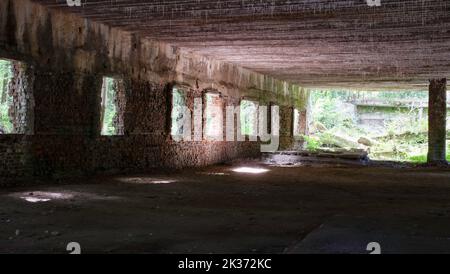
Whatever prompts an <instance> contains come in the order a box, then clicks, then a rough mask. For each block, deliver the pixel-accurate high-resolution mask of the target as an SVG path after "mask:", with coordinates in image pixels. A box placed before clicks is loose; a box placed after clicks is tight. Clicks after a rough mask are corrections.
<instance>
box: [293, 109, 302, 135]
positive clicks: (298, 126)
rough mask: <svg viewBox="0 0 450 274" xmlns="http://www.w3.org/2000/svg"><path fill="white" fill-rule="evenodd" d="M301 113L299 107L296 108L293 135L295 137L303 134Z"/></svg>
mask: <svg viewBox="0 0 450 274" xmlns="http://www.w3.org/2000/svg"><path fill="white" fill-rule="evenodd" d="M301 118H302V117H301V113H300V111H299V110H298V109H297V108H294V127H293V135H294V137H300V136H301V135H302V134H304V133H303V132H302V128H301V124H300V123H301V122H302V121H301Z"/></svg>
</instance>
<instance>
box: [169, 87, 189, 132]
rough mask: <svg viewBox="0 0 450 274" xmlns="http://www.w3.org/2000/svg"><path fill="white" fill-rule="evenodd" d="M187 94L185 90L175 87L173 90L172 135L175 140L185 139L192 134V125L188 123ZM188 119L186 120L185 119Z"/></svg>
mask: <svg viewBox="0 0 450 274" xmlns="http://www.w3.org/2000/svg"><path fill="white" fill-rule="evenodd" d="M186 110H187V106H186V94H185V92H184V90H182V89H180V88H178V87H174V88H173V89H172V112H171V121H172V122H171V135H172V137H174V138H180V139H181V138H183V137H184V136H185V135H186V134H190V128H188V127H190V126H191V124H190V123H189V124H188V123H186V122H185V120H186V119H187V117H186V115H187V113H186ZM185 118H186V119H185Z"/></svg>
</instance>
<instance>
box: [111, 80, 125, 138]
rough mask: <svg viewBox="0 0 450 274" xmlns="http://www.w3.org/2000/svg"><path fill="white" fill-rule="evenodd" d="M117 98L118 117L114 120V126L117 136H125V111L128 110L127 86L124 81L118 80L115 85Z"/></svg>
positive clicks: (115, 102) (115, 99)
mask: <svg viewBox="0 0 450 274" xmlns="http://www.w3.org/2000/svg"><path fill="white" fill-rule="evenodd" d="M114 89H115V93H116V97H115V98H114V105H115V107H116V115H115V116H114V118H113V125H114V128H115V129H116V135H124V134H125V122H124V116H125V110H126V102H127V101H126V85H125V81H124V80H116V81H115V83H114Z"/></svg>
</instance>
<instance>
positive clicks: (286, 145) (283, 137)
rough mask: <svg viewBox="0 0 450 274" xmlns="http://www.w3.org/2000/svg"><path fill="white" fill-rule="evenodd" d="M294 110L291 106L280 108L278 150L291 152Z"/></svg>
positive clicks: (292, 146)
mask: <svg viewBox="0 0 450 274" xmlns="http://www.w3.org/2000/svg"><path fill="white" fill-rule="evenodd" d="M293 126H294V108H293V107H291V106H280V149H279V150H292V149H293V148H294V144H295V139H294V135H293Z"/></svg>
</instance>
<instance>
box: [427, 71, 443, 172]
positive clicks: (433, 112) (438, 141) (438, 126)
mask: <svg viewBox="0 0 450 274" xmlns="http://www.w3.org/2000/svg"><path fill="white" fill-rule="evenodd" d="M429 96H430V98H429V102H428V126H429V130H428V163H431V164H447V161H446V159H445V158H446V118H447V79H445V78H444V79H431V80H430V89H429Z"/></svg>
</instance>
